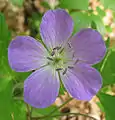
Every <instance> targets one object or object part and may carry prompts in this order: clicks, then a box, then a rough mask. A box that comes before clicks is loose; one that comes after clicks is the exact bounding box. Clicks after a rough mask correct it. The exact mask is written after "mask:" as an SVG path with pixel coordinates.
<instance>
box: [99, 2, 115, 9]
mask: <svg viewBox="0 0 115 120" xmlns="http://www.w3.org/2000/svg"><path fill="white" fill-rule="evenodd" d="M101 2H102V4H103V5H104V7H105V8H110V9H112V10H115V0H101Z"/></svg>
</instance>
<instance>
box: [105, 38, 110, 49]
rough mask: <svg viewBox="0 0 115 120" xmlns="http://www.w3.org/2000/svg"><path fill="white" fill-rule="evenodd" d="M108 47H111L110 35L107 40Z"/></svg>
mask: <svg viewBox="0 0 115 120" xmlns="http://www.w3.org/2000/svg"><path fill="white" fill-rule="evenodd" d="M105 44H106V47H107V49H108V48H109V47H110V38H109V37H108V39H107V40H106V41H105Z"/></svg>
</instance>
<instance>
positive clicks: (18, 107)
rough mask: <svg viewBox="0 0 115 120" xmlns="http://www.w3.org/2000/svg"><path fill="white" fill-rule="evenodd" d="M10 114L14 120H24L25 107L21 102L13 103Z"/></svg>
mask: <svg viewBox="0 0 115 120" xmlns="http://www.w3.org/2000/svg"><path fill="white" fill-rule="evenodd" d="M12 114H13V117H14V120H26V107H25V105H24V103H23V102H22V101H14V104H13V110H12Z"/></svg>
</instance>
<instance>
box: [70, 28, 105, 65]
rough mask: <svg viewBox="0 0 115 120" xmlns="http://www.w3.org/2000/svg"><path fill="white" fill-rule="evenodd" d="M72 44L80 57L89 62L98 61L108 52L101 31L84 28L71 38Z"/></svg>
mask: <svg viewBox="0 0 115 120" xmlns="http://www.w3.org/2000/svg"><path fill="white" fill-rule="evenodd" d="M71 45H72V47H73V49H74V51H75V55H76V57H77V58H78V59H80V60H82V61H85V62H86V63H88V64H95V63H98V62H99V61H100V60H102V59H103V57H104V55H105V53H106V46H105V43H104V41H103V39H102V36H101V35H100V33H99V32H97V31H96V30H93V29H90V28H88V29H83V30H81V31H80V32H79V33H77V34H76V35H75V36H73V37H72V39H71Z"/></svg>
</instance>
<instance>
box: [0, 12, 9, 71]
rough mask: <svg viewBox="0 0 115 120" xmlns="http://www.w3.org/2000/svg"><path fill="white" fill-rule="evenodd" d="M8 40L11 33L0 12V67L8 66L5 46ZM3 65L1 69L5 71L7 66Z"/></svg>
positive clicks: (6, 46)
mask: <svg viewBox="0 0 115 120" xmlns="http://www.w3.org/2000/svg"><path fill="white" fill-rule="evenodd" d="M10 40H11V34H10V32H9V30H8V26H7V24H6V22H5V18H4V15H3V14H2V13H0V68H1V66H5V67H6V66H8V57H7V48H8V44H9V41H10ZM5 67H3V68H2V70H5V71H7V68H8V67H7V68H5Z"/></svg>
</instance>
